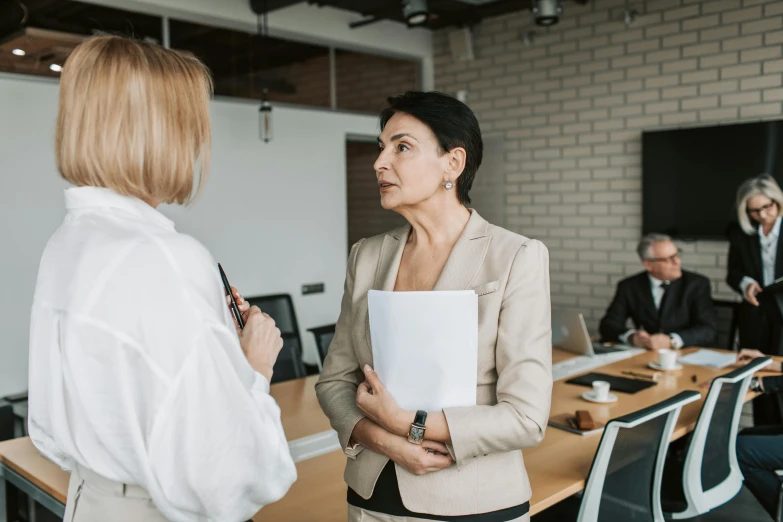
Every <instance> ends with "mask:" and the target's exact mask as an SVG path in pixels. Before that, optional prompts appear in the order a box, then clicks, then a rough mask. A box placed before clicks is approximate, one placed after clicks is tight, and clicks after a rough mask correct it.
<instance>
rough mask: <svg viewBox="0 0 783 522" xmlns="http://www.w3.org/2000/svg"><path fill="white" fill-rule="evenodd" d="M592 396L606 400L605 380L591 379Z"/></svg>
mask: <svg viewBox="0 0 783 522" xmlns="http://www.w3.org/2000/svg"><path fill="white" fill-rule="evenodd" d="M593 396H594V397H595V398H596V400H599V401H605V400H607V399H608V398H609V383H608V382H606V381H593Z"/></svg>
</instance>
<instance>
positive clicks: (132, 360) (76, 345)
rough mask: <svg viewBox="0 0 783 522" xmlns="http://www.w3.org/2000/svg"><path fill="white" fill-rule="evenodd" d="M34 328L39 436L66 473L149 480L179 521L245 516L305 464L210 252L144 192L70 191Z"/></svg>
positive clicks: (42, 277)
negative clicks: (238, 327)
mask: <svg viewBox="0 0 783 522" xmlns="http://www.w3.org/2000/svg"><path fill="white" fill-rule="evenodd" d="M65 201H66V208H67V214H66V216H65V221H64V222H63V224H62V225H61V226H60V227H59V228H58V229H57V231H56V232H55V233H54V235H53V236H52V238H51V239H50V240H49V243H48V244H47V246H46V249H45V251H44V253H43V258H42V259H41V265H40V268H39V274H38V282H37V286H36V291H35V298H34V301H33V310H32V323H31V325H30V376H29V388H30V390H29V432H30V436H31V438H32V440H33V443H34V444H35V446H36V447H37V448H38V449H39V450H40V451H41V452H42V453H43V454H44V455H45V456H46V457H48V458H49V459H51V460H52V461H54V462H55V463H57V464H59V465H60V466H61V467H63V468H65V469H69V470H70V469H74V467H75V466H76V465H79V466H83V467H85V468H88V469H90V470H92V471H94V472H95V473H97V474H99V475H102V476H104V477H106V478H108V479H110V480H113V481H116V482H120V483H125V484H133V485H138V486H141V487H143V488H144V489H146V490H147V491H148V492H149V494H150V496H151V497H152V499H153V501H154V502H155V505H156V507H157V508H158V510H159V511H160V512H161V513H162V514H163V516H165V517H166V518H168V519H170V520H172V521H175V522H179V521H181V522H189V521H239V520H247V519H249V518H250V517H251V516H252V515H253V514H255V512H256V511H257V510H258V509H260V508H261V507H262V506H263V505H265V504H269V503H271V502H274V501H276V500H278V499H280V498H281V497H282V496H283V495H284V494H285V493H286V491H287V490H288V488H289V487H290V486H291V484H292V483H293V482H294V480H296V468H295V467H294V463H293V461H292V459H291V455H290V452H289V449H288V445H287V443H286V438H285V434H284V433H283V428H282V425H281V423H280V409H279V408H278V406H277V404H276V403H275V401H274V399H272V397H271V396H270V395H269V382H268V381H267V380H266V378H265V377H263V376H262V375H261V374H259V373H257V372H256V371H254V370H253V368H252V367H251V366H250V365H249V364H248V362H247V360H246V359H245V356H244V354H243V352H242V348H241V346H240V344H239V339H238V338H237V334H236V331H235V329H234V324H233V321H232V319H231V316H230V313H229V310H228V307H227V306H226V302H225V298H224V295H225V294H224V292H223V289H222V285H221V282H220V276H219V275H218V271H217V267H216V264H215V262H214V260H213V259H212V257H211V256H210V254H209V252H208V251H207V250H206V249H205V248H204V247H203V246H202V245H201V244H200V243H199V242H198V241H196V240H194V239H193V238H191V237H189V236H186V235H183V234H178V233H177V232H176V231H175V230H174V224H173V223H172V222H171V221H170V220H169V219H167V218H166V217H165V216H163V214H161V213H159V212H158V211H156V210H155V209H153V208H152V207H150V206H149V205H147V204H146V203H144V202H143V201H141V200H139V199H136V198H132V197H126V196H121V195H119V194H117V193H115V192H113V191H111V190H109V189H102V188H94V187H80V188H72V189H68V190H66V192H65Z"/></svg>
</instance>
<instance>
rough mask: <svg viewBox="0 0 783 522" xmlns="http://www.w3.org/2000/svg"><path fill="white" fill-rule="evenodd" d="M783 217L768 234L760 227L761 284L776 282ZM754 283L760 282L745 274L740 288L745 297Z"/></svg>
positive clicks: (766, 284)
mask: <svg viewBox="0 0 783 522" xmlns="http://www.w3.org/2000/svg"><path fill="white" fill-rule="evenodd" d="M782 221H783V217H779V218H778V219H777V221H775V224H774V225H773V227H772V230H770V231H769V234H767V235H766V236H765V235H764V233H763V232H762V231H761V228H759V231H758V235H759V246H760V247H761V276H762V280H761V286H762V287H765V286H769V285H771V284H772V283H774V282H775V263H776V260H777V254H778V241H779V240H780V228H781V222H782ZM753 283H758V281H756V280H754V279H753V278H751V277H748V276H745V277H743V278H742V281H740V290H742V297H743V299H747V298H746V297H745V291H746V289H747V288H748V286H750V285H751V284H753Z"/></svg>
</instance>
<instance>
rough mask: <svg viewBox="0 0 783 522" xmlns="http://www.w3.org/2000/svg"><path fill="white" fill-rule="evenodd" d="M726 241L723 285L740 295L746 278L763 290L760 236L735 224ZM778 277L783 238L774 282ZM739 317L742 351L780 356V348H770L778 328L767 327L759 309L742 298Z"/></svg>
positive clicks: (782, 261) (782, 260) (781, 267)
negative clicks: (726, 251)
mask: <svg viewBox="0 0 783 522" xmlns="http://www.w3.org/2000/svg"><path fill="white" fill-rule="evenodd" d="M728 237H729V266H728V273H727V274H726V282H727V283H728V284H729V286H730V287H732V288H733V289H734V290H736V291H737V293H739V294H742V290H741V289H740V282H741V281H742V278H743V277H745V276H747V277H750V278H751V279H754V280H756V282H758V284H759V285H762V286H763V284H764V283H763V277H762V270H763V269H762V265H761V244H760V243H759V236H758V235H757V234H753V235H748V234H746V233H745V232H744V231H743V230H742V229H741V228H740V226H739V225H738V224H735V225H733V226H732V227H731V228H730V229H729V233H728ZM779 277H783V238H781V239H778V252H777V257H776V259H775V279H777V278H779ZM738 316H739V317H738V325H739V334H740V345H741V346H742V347H743V348H756V349H758V350H761V351H762V352H764V353H773V354H778V353H782V352H781V351H780V350H781V349H782V348H783V347H777V348H776V347H774V346H772V345H773V344H779V343H777V342H776V340H775V338H776V337H777V335H776V334H775V333H773V330H775V328H776V327H777V325H774V324H769V321H768V320H767V319H766V318H765V317H764V313H763V311H762V309H761V308H760V307H757V306H753V305H752V304H750V303H748V302H747V301H745V299H744V296H743V300H742V304H741V305H740V307H739V314H738Z"/></svg>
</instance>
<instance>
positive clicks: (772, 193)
mask: <svg viewBox="0 0 783 522" xmlns="http://www.w3.org/2000/svg"><path fill="white" fill-rule="evenodd" d="M759 195H761V196H767V197H768V198H769V199H771V200H772V201H774V202H775V203H777V204H778V217H780V216H783V191H781V190H780V186H778V184H777V182H776V181H775V178H773V177H772V176H770V175H769V174H762V175H761V176H756V177H755V178H750V179H748V180H745V182H744V183H743V184H742V185H740V188H739V189H738V190H737V219H739V224H740V226H741V227H742V230H744V231H745V233H746V234H748V235H751V234H755V233H756V226H755V225H754V224H753V223H752V222H751V221H750V216H748V200H749V199H750V198H752V197H753V196H759Z"/></svg>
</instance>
